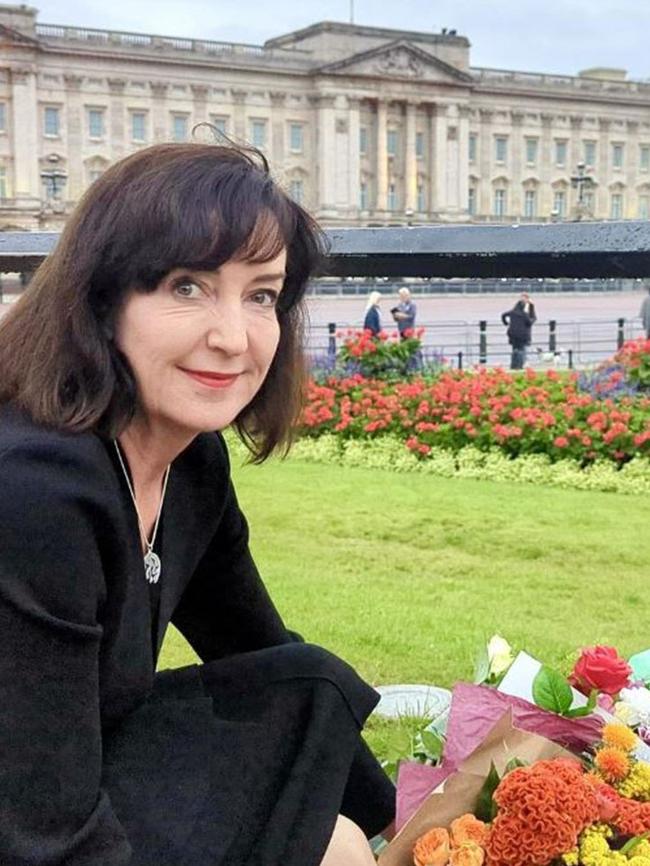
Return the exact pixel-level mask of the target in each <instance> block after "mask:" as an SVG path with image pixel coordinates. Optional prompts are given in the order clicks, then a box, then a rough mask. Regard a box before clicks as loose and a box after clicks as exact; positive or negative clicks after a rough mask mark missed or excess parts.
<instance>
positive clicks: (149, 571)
mask: <svg viewBox="0 0 650 866" xmlns="http://www.w3.org/2000/svg"><path fill="white" fill-rule="evenodd" d="M113 445H115V450H116V451H117V456H118V458H119V461H120V466H121V467H122V472H123V473H124V477H125V478H126V483H127V486H128V488H129V493H130V494H131V499H132V500H133V507H134V508H135V513H136V515H137V517H138V524H139V526H140V534H141V535H142V540H143V541H144V544H145V547H146V548H147V551H146V553H145V555H144V576H145V578H146V580H147V581H148V582H149V583H158V579H159V578H160V572H161V570H162V563H161V562H160V557H159V556H158V554H157V553H156V552H155V551H154V549H153V546H154V544H155V543H156V535H157V533H158V524H159V523H160V515H161V514H162V510H163V503H164V501H165V493H166V492H167V481H168V480H169V470H170V469H171V463H170V465H169V466H168V467H167V469H166V470H165V478H164V480H163V487H162V494H161V496H160V505H159V506H158V514H157V515H156V522H155V523H154V527H153V532H152V533H151V541H149V539H148V538H147V533H146V531H145V528H144V524H143V523H142V518H141V517H140V511H139V510H138V503H137V502H136V501H135V491H134V490H133V485H132V484H131V479H130V478H129V473H128V472H127V471H126V466H125V465H124V460H123V459H122V452H121V451H120V446H119V445H118V444H117V439H114V440H113Z"/></svg>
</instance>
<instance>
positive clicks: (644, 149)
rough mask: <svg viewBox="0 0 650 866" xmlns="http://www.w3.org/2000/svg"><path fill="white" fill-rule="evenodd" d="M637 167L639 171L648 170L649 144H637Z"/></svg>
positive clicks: (649, 162) (649, 161)
mask: <svg viewBox="0 0 650 866" xmlns="http://www.w3.org/2000/svg"><path fill="white" fill-rule="evenodd" d="M639 168H640V169H641V171H649V170H650V144H641V145H639Z"/></svg>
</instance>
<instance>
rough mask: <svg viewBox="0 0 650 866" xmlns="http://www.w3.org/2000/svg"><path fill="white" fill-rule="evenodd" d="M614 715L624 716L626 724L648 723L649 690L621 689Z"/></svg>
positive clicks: (649, 723) (649, 710) (649, 717)
mask: <svg viewBox="0 0 650 866" xmlns="http://www.w3.org/2000/svg"><path fill="white" fill-rule="evenodd" d="M616 715H617V716H619V718H625V719H626V720H627V724H628V725H632V726H634V727H636V725H650V691H648V689H644V688H640V689H621V693H620V695H619V700H618V701H617V702H616Z"/></svg>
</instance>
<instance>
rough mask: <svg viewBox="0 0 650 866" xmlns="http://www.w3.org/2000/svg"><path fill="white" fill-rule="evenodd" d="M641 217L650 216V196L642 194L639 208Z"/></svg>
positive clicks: (644, 218)
mask: <svg viewBox="0 0 650 866" xmlns="http://www.w3.org/2000/svg"><path fill="white" fill-rule="evenodd" d="M638 214H639V219H640V220H647V219H648V217H650V196H647V195H640V196H639V209H638Z"/></svg>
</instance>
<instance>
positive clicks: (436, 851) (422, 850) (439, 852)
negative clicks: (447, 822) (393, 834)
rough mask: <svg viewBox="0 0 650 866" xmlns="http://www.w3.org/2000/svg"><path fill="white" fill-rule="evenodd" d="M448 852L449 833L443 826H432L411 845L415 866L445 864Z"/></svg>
mask: <svg viewBox="0 0 650 866" xmlns="http://www.w3.org/2000/svg"><path fill="white" fill-rule="evenodd" d="M450 853H451V849H450V845H449V833H448V832H447V831H446V830H445V828H444V827H434V828H433V830H429V832H428V833H425V834H424V836H420V838H419V839H418V840H417V842H416V843H415V845H414V846H413V863H414V864H415V866H447V863H448V862H449V855H450Z"/></svg>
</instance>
